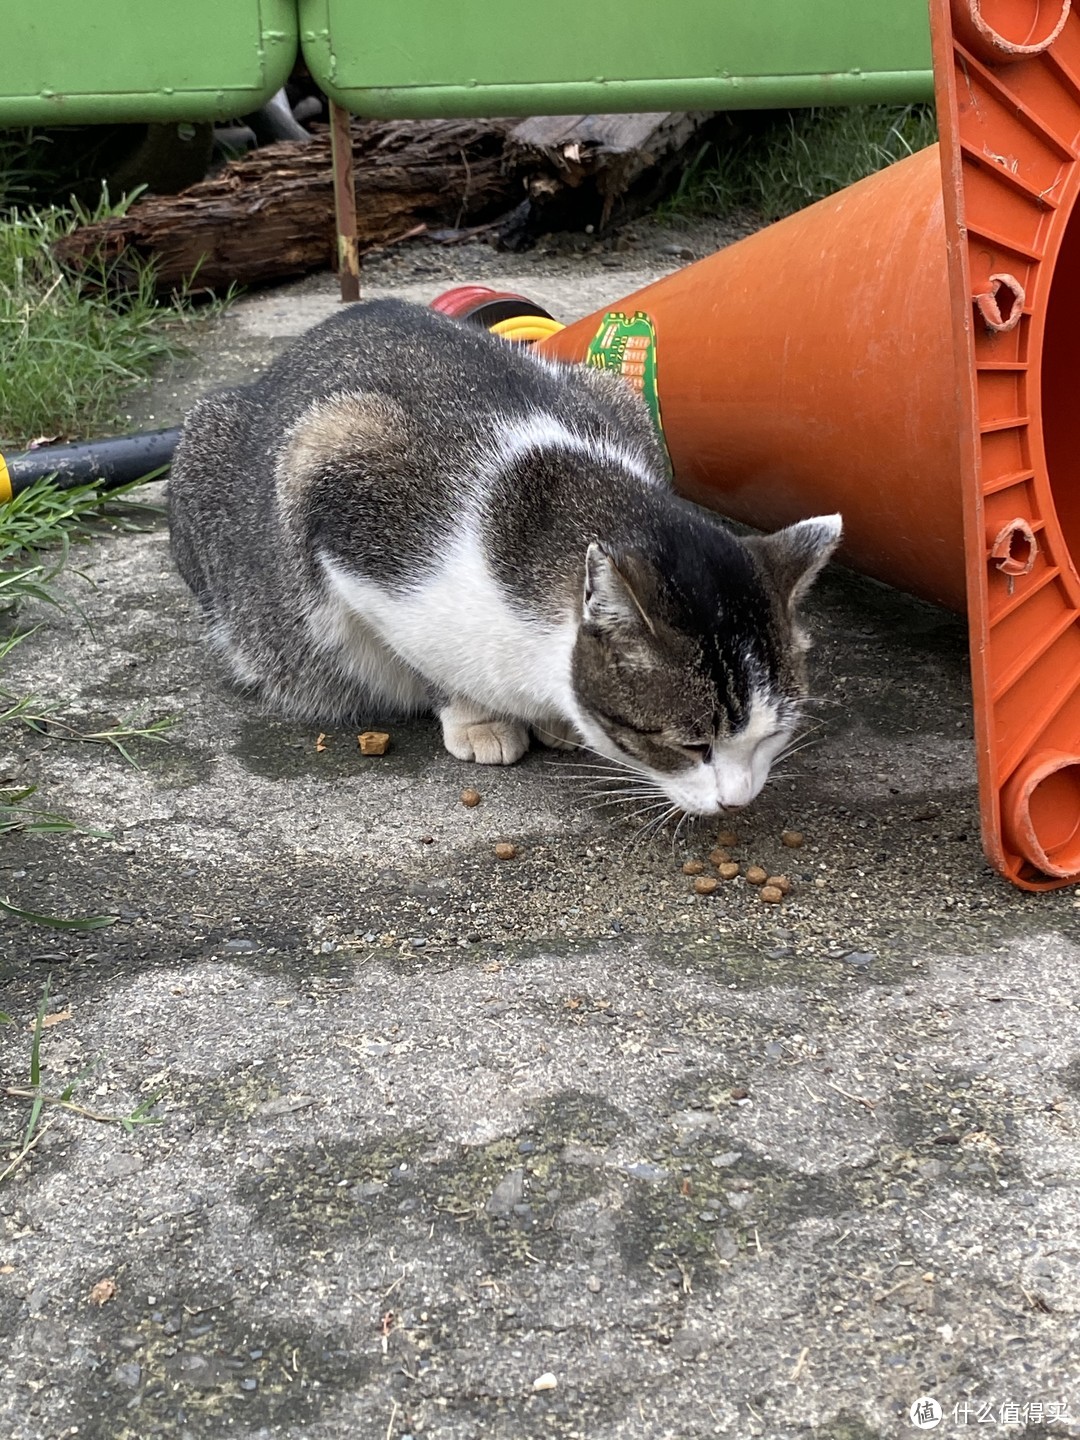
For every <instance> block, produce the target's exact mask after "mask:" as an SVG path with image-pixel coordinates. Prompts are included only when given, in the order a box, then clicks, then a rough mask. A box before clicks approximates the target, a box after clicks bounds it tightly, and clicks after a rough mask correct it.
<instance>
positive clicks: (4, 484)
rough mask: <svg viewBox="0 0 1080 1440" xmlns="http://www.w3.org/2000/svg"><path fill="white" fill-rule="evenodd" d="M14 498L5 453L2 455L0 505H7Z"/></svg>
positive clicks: (0, 456) (0, 463)
mask: <svg viewBox="0 0 1080 1440" xmlns="http://www.w3.org/2000/svg"><path fill="white" fill-rule="evenodd" d="M12 498H13V491H12V489H11V475H10V473H9V471H8V467H7V461H6V460H5V459H4V457H3V455H0V505H6V504H7V502H8V501H9V500H11V499H12Z"/></svg>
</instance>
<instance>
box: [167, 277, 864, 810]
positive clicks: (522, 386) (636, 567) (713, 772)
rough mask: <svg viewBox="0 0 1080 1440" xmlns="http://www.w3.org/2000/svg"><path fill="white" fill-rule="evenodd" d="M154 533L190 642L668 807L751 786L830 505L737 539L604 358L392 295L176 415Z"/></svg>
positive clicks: (826, 545)
mask: <svg viewBox="0 0 1080 1440" xmlns="http://www.w3.org/2000/svg"><path fill="white" fill-rule="evenodd" d="M168 506H169V523H170V527H171V533H172V546H173V553H174V555H175V557H176V561H177V564H178V566H179V568H180V571H181V573H182V575H183V576H184V578H185V580H186V581H187V582H188V584H189V585H190V586H191V588H192V589H193V590H194V592H195V594H196V595H197V596H198V598H199V600H200V602H201V603H202V607H203V610H204V612H205V616H206V619H207V621H208V624H209V636H210V641H211V644H212V646H213V648H214V649H215V650H216V651H217V652H218V654H219V655H220V656H221V657H223V659H224V660H225V662H226V664H227V666H228V668H229V670H230V671H231V673H232V676H233V677H234V679H235V680H236V681H238V682H239V683H240V684H241V685H242V686H244V687H245V688H248V689H250V691H252V692H254V693H255V694H256V695H257V697H258V698H259V699H260V700H261V701H262V702H263V703H264V704H265V705H266V706H268V707H270V708H273V709H276V710H279V711H283V712H285V713H286V714H288V715H291V716H294V717H297V718H303V719H305V720H312V721H319V722H321V723H324V724H333V723H335V722H340V721H345V720H348V719H350V718H352V717H354V716H356V715H358V714H361V713H364V714H368V715H370V714H372V713H373V712H380V711H381V712H384V713H385V712H386V711H389V710H393V711H396V712H398V713H401V712H417V711H422V710H428V709H435V710H436V711H437V712H438V715H439V717H440V719H441V721H442V731H443V737H444V741H445V744H446V748H447V749H448V750H449V751H450V753H451V754H452V755H455V756H457V757H458V758H459V759H461V760H476V761H479V762H480V763H481V764H489V765H490V764H502V765H509V764H512V763H513V762H514V761H515V760H518V759H520V757H521V756H522V755H523V754H524V753H525V751H526V750H527V749H528V746H529V740H530V731H532V732H533V733H534V734H535V735H536V736H537V737H538V738H539V739H540V740H541V741H543V742H545V743H547V744H583V745H585V746H586V747H588V748H589V749H590V750H593V751H595V752H596V753H597V754H598V755H600V756H602V757H606V758H607V759H608V760H610V761H613V762H615V763H616V764H622V765H625V766H627V767H629V768H630V769H631V771H633V772H636V773H637V774H638V775H639V776H641V777H644V779H645V781H646V783H649V784H651V785H652V786H653V787H655V788H656V790H657V792H658V793H659V794H662V795H663V796H666V797H667V798H668V799H669V800H670V801H671V803H672V804H673V805H675V806H678V807H679V808H680V809H682V810H684V811H686V812H687V813H690V814H713V813H715V812H717V811H718V810H721V809H733V808H737V807H740V806H743V805H745V804H747V802H748V801H750V800H752V799H753V798H754V796H755V795H756V794H757V793H758V791H759V790H760V789H761V787H762V786H763V785H764V783H765V780H766V778H767V776H768V773H769V769H770V766H771V765H772V763H773V761H774V759H775V758H776V756H777V755H778V754H779V753H780V751H781V750H782V749H783V748H784V747H785V746H786V745H787V744H788V743H789V741H790V740H791V738H792V735H793V732H794V729H795V727H796V725H797V723H798V719H799V714H800V702H801V699H802V698H803V696H804V695H805V667H804V660H803V651H804V649H805V648H806V642H805V640H804V639H803V637H802V635H801V633H800V631H799V629H798V626H797V623H796V620H795V615H794V612H795V607H796V605H797V602H798V601H799V600H800V598H801V597H802V596H803V594H804V593H805V592H806V590H807V589H808V587H809V585H810V583H811V582H812V580H813V579H814V577H815V575H816V574H817V573H818V571H819V570H820V569H821V567H822V566H823V565H824V564H825V562H826V561H827V559H828V558H829V556H830V555H831V554H832V552H833V550H834V549H835V547H836V545H837V543H838V541H839V538H840V517H839V516H838V515H830V516H824V517H819V518H816V519H811V520H804V521H802V522H801V523H799V524H797V525H792V526H790V527H789V528H788V529H786V530H782V531H780V532H778V533H777V534H775V535H770V536H767V537H762V538H754V539H748V540H741V539H738V538H736V537H735V536H734V535H733V534H731V532H730V531H728V530H727V529H725V528H724V526H723V525H722V524H720V522H719V521H718V520H717V519H716V518H715V517H714V516H712V515H711V514H709V513H708V512H707V511H705V510H702V509H700V508H698V507H697V506H695V505H693V504H691V503H690V502H688V501H686V500H683V499H680V498H679V497H678V496H676V495H675V494H674V492H673V491H672V489H671V487H670V484H669V483H668V480H667V478H666V467H665V461H664V456H663V453H662V450H661V448H660V445H659V444H658V441H657V439H656V436H655V433H654V431H653V428H652V424H651V421H650V419H649V416H648V412H647V410H646V408H645V406H644V404H643V403H642V401H641V400H640V399H639V398H638V396H637V395H636V394H635V393H634V392H633V391H632V390H631V389H630V388H629V386H627V385H626V384H625V382H624V381H622V380H621V379H619V378H617V377H615V376H612V375H609V374H605V373H603V372H601V371H597V370H593V369H588V368H583V367H578V366H565V365H559V364H554V363H552V362H550V361H547V360H545V359H544V358H543V357H542V356H540V355H537V354H535V353H532V352H530V351H529V350H526V349H523V348H519V347H516V346H511V345H509V344H507V342H505V341H504V340H501V339H498V338H496V337H493V336H491V335H488V334H487V333H486V332H484V331H482V330H480V329H473V328H468V327H466V326H465V325H462V324H459V323H458V322H456V321H453V320H448V319H445V318H444V317H442V316H440V315H437V314H435V313H433V312H432V311H430V310H426V309H423V308H421V307H419V306H414V305H408V304H405V303H404V302H401V301H397V300H376V301H369V302H365V303H362V304H359V305H353V306H350V307H349V308H347V309H343V310H341V311H340V312H338V313H337V314H335V315H334V316H333V317H332V318H331V319H329V320H327V321H325V322H324V323H323V324H321V325H318V326H316V327H315V328H314V329H313V330H311V331H309V332H308V333H307V334H306V335H304V336H302V337H301V338H300V340H299V341H298V342H297V343H296V344H295V345H293V346H292V347H291V348H290V349H289V350H288V351H287V352H286V353H285V354H284V355H282V356H281V357H280V358H278V359H277V360H276V361H275V362H274V363H273V364H272V365H271V366H270V367H269V369H268V370H267V371H266V372H265V373H264V374H263V375H262V376H261V377H260V378H259V379H257V380H255V381H254V382H253V383H251V384H250V385H241V386H236V387H234V388H232V389H228V390H221V391H218V392H217V393H215V394H212V395H209V396H207V397H206V398H205V399H203V400H202V401H201V402H200V403H199V404H198V405H196V406H195V408H194V409H193V410H192V412H191V413H190V415H189V416H188V417H187V421H186V424H185V426H184V433H183V438H182V440H181V442H180V445H179V448H178V450H177V452H176V457H175V460H174V462H173V469H172V477H171V479H170V481H169V487H168Z"/></svg>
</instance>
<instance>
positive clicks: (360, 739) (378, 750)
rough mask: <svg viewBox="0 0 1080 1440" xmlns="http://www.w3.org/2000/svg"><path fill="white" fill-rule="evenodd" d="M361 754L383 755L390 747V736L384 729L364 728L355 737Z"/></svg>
mask: <svg viewBox="0 0 1080 1440" xmlns="http://www.w3.org/2000/svg"><path fill="white" fill-rule="evenodd" d="M356 743H357V744H358V745H359V746H360V754H361V755H385V754H386V752H387V750H388V749H389V748H390V736H389V735H387V733H386V732H385V730H365V731H364V733H363V734H362V735H358V736H357V737H356Z"/></svg>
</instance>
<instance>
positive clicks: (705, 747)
mask: <svg viewBox="0 0 1080 1440" xmlns="http://www.w3.org/2000/svg"><path fill="white" fill-rule="evenodd" d="M680 749H682V750H685V751H686V753H687V754H688V755H696V756H697V757H698V759H699V760H711V759H712V741H711V740H702V741H701V742H700V744H697V745H682V746H680Z"/></svg>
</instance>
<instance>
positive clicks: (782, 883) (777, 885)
mask: <svg viewBox="0 0 1080 1440" xmlns="http://www.w3.org/2000/svg"><path fill="white" fill-rule="evenodd" d="M765 884H766V885H771V886H772V888H773V889H774V890H779V891H780V893H781V895H787V894H789V893H790V891H791V881H790V880H789V879H788V877H787V876H786V875H770V876H769V878H768V879H767V880H766V881H765Z"/></svg>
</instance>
